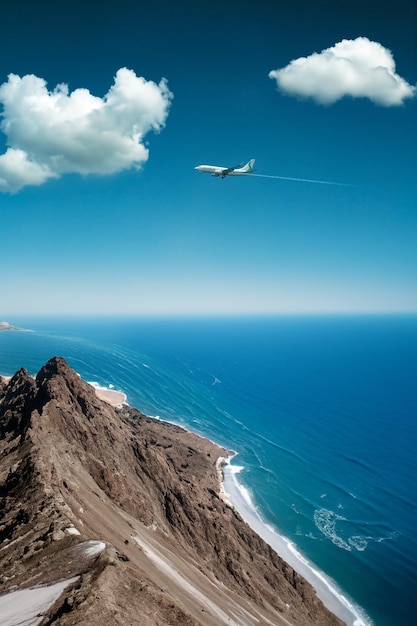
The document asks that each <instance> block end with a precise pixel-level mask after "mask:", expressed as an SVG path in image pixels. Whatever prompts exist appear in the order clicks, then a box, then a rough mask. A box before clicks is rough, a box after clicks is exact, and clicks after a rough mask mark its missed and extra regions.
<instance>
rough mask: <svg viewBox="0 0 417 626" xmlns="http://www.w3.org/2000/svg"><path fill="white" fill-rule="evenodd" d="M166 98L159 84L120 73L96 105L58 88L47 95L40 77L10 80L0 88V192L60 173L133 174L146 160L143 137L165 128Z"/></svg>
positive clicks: (80, 93)
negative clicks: (3, 143) (1, 149)
mask: <svg viewBox="0 0 417 626" xmlns="http://www.w3.org/2000/svg"><path fill="white" fill-rule="evenodd" d="M172 97H173V95H172V93H171V92H170V91H169V89H168V86H167V83H166V81H165V79H162V80H161V82H160V83H159V85H157V84H156V83H154V82H152V81H146V80H145V79H144V78H142V77H139V76H136V74H135V72H133V71H132V70H128V69H126V68H121V69H119V70H118V71H117V73H116V76H115V79H114V84H113V85H112V86H111V88H110V89H109V91H108V93H107V94H106V95H105V96H104V97H103V98H99V97H97V96H93V95H92V94H91V93H90V92H89V90H88V89H75V90H74V91H73V92H71V93H70V92H69V90H68V86H67V85H65V84H60V85H57V86H56V87H55V89H54V90H53V91H49V90H48V89H47V85H46V82H45V80H43V79H42V78H38V77H37V76H34V75H26V76H23V77H22V78H21V77H20V76H16V75H15V74H10V75H9V77H8V81H7V82H5V83H3V84H2V85H1V86H0V103H2V105H3V120H2V123H1V130H2V131H3V133H4V134H5V135H6V137H7V145H8V149H7V151H6V152H5V153H4V154H2V155H0V191H11V192H15V191H18V190H19V189H21V188H22V187H24V186H25V185H41V184H42V183H44V182H45V181H46V180H48V178H57V177H59V176H61V175H62V174H65V173H67V172H76V173H79V174H112V173H114V172H119V171H121V170H124V169H128V168H131V167H135V168H139V167H140V166H141V165H142V164H143V163H144V162H145V161H146V160H147V159H148V149H147V148H146V147H145V145H144V143H143V138H144V136H145V135H146V133H148V132H149V131H150V130H154V131H159V130H161V128H163V127H164V125H165V121H166V118H167V115H168V111H169V106H170V103H171V100H172Z"/></svg>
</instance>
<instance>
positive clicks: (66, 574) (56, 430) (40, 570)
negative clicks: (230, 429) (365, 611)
mask: <svg viewBox="0 0 417 626" xmlns="http://www.w3.org/2000/svg"><path fill="white" fill-rule="evenodd" d="M227 454H228V452H227V451H226V450H223V449H222V448H220V447H219V446H217V445H215V444H214V443H212V442H210V441H208V440H206V439H204V438H201V437H199V436H198V435H195V434H192V433H189V432H187V431H184V430H183V429H181V428H179V427H177V426H174V425H172V424H168V423H164V422H160V421H158V420H155V419H151V418H148V417H146V416H145V415H143V414H142V413H140V412H139V411H137V410H135V409H132V408H130V407H128V406H126V405H124V406H123V407H119V408H114V407H112V406H111V405H110V404H108V403H106V402H104V401H102V400H100V399H99V398H98V397H97V395H96V393H95V391H94V389H93V388H92V387H91V386H90V385H88V384H87V383H85V382H84V381H83V380H82V379H81V378H80V377H79V376H78V375H77V374H76V373H75V372H74V371H73V370H72V369H71V368H70V367H69V366H68V365H67V363H66V362H65V360H64V359H62V358H53V359H51V360H50V361H49V362H48V363H46V365H45V366H44V367H43V368H42V369H41V370H40V372H39V373H38V375H37V376H36V379H33V378H32V377H31V376H29V374H28V373H27V372H26V371H25V370H24V369H22V370H20V371H18V372H17V373H16V374H15V375H14V376H13V377H12V378H11V380H10V381H8V382H6V381H3V382H0V594H1V595H0V607H1V606H2V605H1V601H2V600H3V602H4V603H6V604H7V602H8V601H9V600H10V602H9V604H10V603H12V602H14V604H13V606H14V607H15V608H14V610H15V612H16V611H17V613H18V611H19V610H21V611H23V610H24V609H25V610H26V609H27V608H28V607H27V605H28V604H29V605H30V607H32V610H33V607H34V606H35V607H38V606H39V608H35V610H36V611H37V612H38V616H37V617H36V620H37V621H32V622H30V623H33V624H35V623H37V624H41V625H43V626H46V625H47V624H59V625H62V626H67V625H68V626H69V625H71V626H72V625H75V624H76V625H88V626H96V625H97V626H98V625H100V626H107V625H108V626H110V625H111V626H115V625H123V626H129V625H132V626H133V625H140V626H156V625H158V626H163V625H168V624H169V625H170V626H180V625H181V626H197V625H201V626H222V625H228V626H233V625H234V626H263V625H269V626H271V625H280V624H286V625H287V626H288V625H292V626H308V625H310V624H311V625H313V624H314V625H320V626H327V625H329V626H330V625H340V624H341V622H340V620H339V619H338V618H336V617H335V616H334V615H332V614H331V613H330V612H329V611H328V610H327V609H326V608H325V607H324V606H323V604H322V603H321V602H320V600H318V598H317V597H316V594H315V591H314V589H313V588H312V587H311V585H310V584H309V583H307V582H306V581H305V580H304V579H303V578H301V577H300V576H299V575H298V574H297V573H296V572H295V571H294V570H293V569H292V568H291V567H289V566H288V565H287V564H286V563H285V562H284V561H283V560H282V559H281V558H280V557H279V556H278V555H277V554H276V553H275V552H274V551H273V550H272V549H271V548H270V547H269V546H268V545H267V544H266V543H264V542H263V541H262V540H261V539H260V538H259V537H258V536H257V535H256V534H255V533H254V532H253V531H252V530H251V528H249V526H248V525H247V524H246V523H245V522H244V521H243V520H242V519H241V517H240V515H239V514H238V513H237V512H236V510H235V509H234V508H233V507H232V506H230V505H229V504H228V503H227V502H226V501H225V500H224V499H223V498H222V497H221V493H220V478H219V464H218V459H219V458H221V457H225V456H227ZM58 583H60V586H59V585H58ZM29 590H31V591H29ZM48 590H49V592H50V595H49V596H48V601H47V602H46V603H44V604H42V603H41V604H39V605H38V604H36V602H34V601H33V600H30V599H28V598H29V593H30V594H32V595H31V596H30V597H31V598H34V597H36V598H38V600H39V598H40V594H41V591H42V592H48ZM53 590H55V594H53V593H52V591H53ZM12 594H15V595H12ZM17 594H20V595H17ZM19 598H20V599H21V602H22V605H19V602H18V599H19ZM31 602H32V604H31ZM6 604H4V606H6ZM19 607H20V608H19ZM30 607H29V608H30ZM0 613H1V611H0ZM13 619H17V618H13V617H11V618H9V621H8V622H7V624H9V625H10V626H12V625H13V624H15V623H17V622H13Z"/></svg>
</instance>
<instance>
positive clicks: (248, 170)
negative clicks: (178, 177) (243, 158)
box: [194, 159, 255, 178]
mask: <svg viewBox="0 0 417 626" xmlns="http://www.w3.org/2000/svg"><path fill="white" fill-rule="evenodd" d="M254 163H255V159H251V160H250V161H248V163H246V165H243V163H239V165H235V166H234V167H221V166H219V165H197V167H195V168H194V169H195V170H197V171H198V172H203V173H205V174H211V175H212V176H221V177H222V178H225V176H244V175H245V174H252V172H254V171H255V170H254V169H253V165H254Z"/></svg>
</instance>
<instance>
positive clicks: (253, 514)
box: [222, 455, 373, 626]
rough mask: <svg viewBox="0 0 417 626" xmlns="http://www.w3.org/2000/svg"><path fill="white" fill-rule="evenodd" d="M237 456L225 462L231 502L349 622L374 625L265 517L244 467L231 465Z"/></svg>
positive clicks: (226, 488)
mask: <svg viewBox="0 0 417 626" xmlns="http://www.w3.org/2000/svg"><path fill="white" fill-rule="evenodd" d="M234 456H236V455H234ZM234 456H231V457H229V458H228V459H227V462H226V463H225V464H223V466H222V473H223V490H224V492H225V494H226V497H227V499H228V502H229V503H231V504H232V506H233V507H234V508H235V509H236V511H237V512H238V513H239V514H240V515H241V517H242V518H243V519H244V520H245V522H246V523H247V524H248V525H249V526H250V527H251V528H252V530H254V531H255V532H256V534H257V535H259V536H260V537H261V538H262V539H263V540H264V541H265V542H266V543H267V544H268V545H269V546H271V548H272V549H273V550H275V552H276V553H277V554H278V555H279V556H280V557H281V558H282V559H283V560H284V561H285V562H286V563H288V565H290V566H291V567H292V568H293V569H294V570H295V571H296V572H297V573H298V574H300V575H301V576H303V578H305V579H306V580H307V581H308V582H309V583H310V584H311V585H312V586H313V588H314V590H315V591H316V594H317V597H318V598H320V600H321V601H322V602H323V604H324V605H325V606H326V607H327V608H328V609H329V610H330V611H331V612H332V613H334V614H335V615H337V617H339V618H340V619H342V620H343V621H344V622H346V624H347V626H372V625H373V622H372V620H371V619H370V618H369V617H368V616H367V615H366V614H365V612H364V611H363V609H361V607H360V606H358V605H355V603H354V602H353V600H351V599H350V598H348V597H347V596H346V595H345V594H344V593H343V591H342V590H341V589H339V588H338V587H337V584H336V583H335V582H334V581H333V580H332V579H331V578H329V577H327V575H326V574H325V573H324V572H322V571H321V570H320V569H318V567H316V566H315V565H314V564H313V563H311V562H309V561H308V559H306V557H304V556H303V555H302V554H301V553H300V552H299V551H298V548H297V546H296V544H295V543H294V542H292V541H291V540H289V539H288V538H286V537H285V536H284V535H281V534H279V532H278V530H277V529H275V528H274V527H273V526H272V525H271V524H268V523H267V522H265V521H264V520H263V519H262V517H261V515H260V514H259V512H258V510H257V508H256V506H255V505H254V503H253V501H252V498H251V495H250V493H249V491H248V490H247V489H246V487H244V486H243V485H241V484H240V483H239V481H238V479H237V474H239V473H240V472H241V471H242V470H243V467H242V466H237V465H231V460H232V459H233V458H234Z"/></svg>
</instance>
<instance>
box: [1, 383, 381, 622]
mask: <svg viewBox="0 0 417 626" xmlns="http://www.w3.org/2000/svg"><path fill="white" fill-rule="evenodd" d="M0 379H1V380H2V381H3V382H4V383H5V384H7V382H8V381H9V380H10V379H11V377H10V376H1V375H0ZM88 384H89V385H90V386H91V387H93V389H94V391H95V393H96V394H97V396H98V397H99V398H100V399H102V400H104V401H105V402H107V403H109V404H110V405H111V406H113V407H115V408H121V407H122V406H123V405H124V404H127V402H126V400H127V396H126V394H124V393H123V392H122V391H116V390H114V389H109V388H108V387H102V386H100V385H99V384H98V383H95V382H88ZM152 419H155V420H156V421H158V420H159V419H160V418H159V417H156V418H152ZM161 421H167V420H161ZM167 423H170V424H173V425H175V426H177V427H179V428H181V429H182V430H183V431H186V432H189V433H190V434H192V435H193V436H196V435H197V436H198V437H200V438H201V439H203V440H206V441H208V442H210V443H213V444H215V445H217V446H219V447H221V448H224V446H222V445H220V444H217V443H216V442H214V441H212V440H210V439H209V438H208V437H207V436H204V435H200V434H198V433H195V432H194V431H192V430H191V429H189V428H184V426H183V425H182V424H178V423H177V422H175V421H170V422H167ZM225 452H226V454H228V455H229V456H219V457H218V459H217V462H216V469H217V474H218V487H219V491H218V495H219V497H220V498H221V499H222V500H223V501H224V502H225V503H226V504H228V505H229V506H230V507H232V508H234V509H235V510H236V511H237V512H238V513H239V515H240V516H241V517H242V518H243V520H244V521H245V522H246V523H247V524H248V525H249V526H250V527H251V529H252V530H253V531H254V532H255V533H256V534H257V535H258V536H259V537H261V538H262V539H263V540H264V541H265V542H266V543H267V544H268V545H269V546H271V548H272V549H273V550H274V551H275V552H276V553H277V554H278V555H279V556H280V557H281V558H282V559H283V560H284V561H285V562H286V563H288V565H290V566H291V567H292V568H293V569H294V570H295V571H296V572H297V573H298V574H300V575H301V576H302V577H303V578H305V579H306V580H307V581H308V582H309V583H310V584H311V585H312V586H313V588H314V590H315V592H316V594H317V597H318V598H319V599H320V600H321V601H322V602H323V604H324V605H325V606H326V607H327V608H328V609H329V610H330V611H331V612H332V613H334V614H335V615H336V616H337V617H339V618H340V619H342V620H343V621H344V622H345V623H346V624H347V626H371V624H372V622H371V621H370V620H369V618H367V617H366V616H365V615H364V614H363V612H362V611H361V609H360V608H359V607H357V606H355V605H354V603H353V602H352V601H350V600H349V599H348V598H346V596H345V595H343V593H342V591H341V590H339V589H337V586H336V584H335V583H333V581H332V580H330V579H329V578H327V577H326V575H325V574H324V573H323V572H320V571H319V570H318V569H317V568H316V567H315V566H314V565H313V564H311V563H309V562H308V561H307V559H305V557H303V556H302V555H301V554H300V553H299V552H298V550H297V548H296V545H295V544H294V543H292V542H290V541H289V540H288V539H287V538H285V537H284V536H281V535H280V534H279V533H278V531H277V530H275V529H274V528H273V527H272V526H270V525H268V524H267V523H266V522H265V521H264V520H263V519H262V517H261V516H260V514H259V512H258V511H257V509H256V506H255V505H254V504H253V501H252V498H251V496H250V493H249V491H248V490H247V489H246V488H245V487H244V486H243V485H241V484H240V483H239V481H238V478H237V474H239V472H240V471H241V470H242V469H243V467H240V466H235V465H232V464H231V461H232V459H234V458H235V457H236V455H237V453H236V452H233V451H231V450H229V451H226V450H225Z"/></svg>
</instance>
